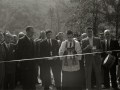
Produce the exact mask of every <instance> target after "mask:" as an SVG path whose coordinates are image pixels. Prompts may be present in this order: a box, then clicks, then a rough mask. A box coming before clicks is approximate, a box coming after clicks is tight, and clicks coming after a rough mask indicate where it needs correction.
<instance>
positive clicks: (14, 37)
mask: <svg viewBox="0 0 120 90" xmlns="http://www.w3.org/2000/svg"><path fill="white" fill-rule="evenodd" d="M17 40H18V38H17V35H15V34H14V35H12V40H11V43H14V44H17Z"/></svg>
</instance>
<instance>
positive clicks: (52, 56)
mask: <svg viewBox="0 0 120 90" xmlns="http://www.w3.org/2000/svg"><path fill="white" fill-rule="evenodd" d="M112 51H116V52H119V51H120V50H112ZM112 51H111V52H112ZM104 52H109V51H104ZM97 53H98V54H100V53H103V52H93V53H84V54H72V55H62V56H52V57H41V58H30V59H20V60H11V61H0V63H5V62H21V61H31V60H38V59H49V58H57V57H66V56H79V55H81V56H82V55H89V54H97Z"/></svg>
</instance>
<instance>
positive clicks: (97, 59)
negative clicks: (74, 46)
mask: <svg viewBox="0 0 120 90" xmlns="http://www.w3.org/2000/svg"><path fill="white" fill-rule="evenodd" d="M86 33H87V38H85V39H83V40H82V52H83V53H84V54H85V53H91V54H86V55H85V71H86V73H85V74H86V88H87V90H91V73H92V68H93V70H94V72H95V76H96V90H101V70H100V67H101V55H100V54H99V53H94V52H100V51H102V46H101V42H100V39H98V38H96V37H94V36H93V29H92V28H91V27H88V28H87V29H86Z"/></svg>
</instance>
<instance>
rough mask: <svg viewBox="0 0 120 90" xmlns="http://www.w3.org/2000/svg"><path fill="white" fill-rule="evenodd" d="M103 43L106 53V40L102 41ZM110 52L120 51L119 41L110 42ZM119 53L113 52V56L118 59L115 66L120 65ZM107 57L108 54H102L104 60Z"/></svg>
mask: <svg viewBox="0 0 120 90" xmlns="http://www.w3.org/2000/svg"><path fill="white" fill-rule="evenodd" d="M101 43H102V47H103V51H105V40H102V41H101ZM109 50H110V51H112V50H119V44H118V41H117V40H112V39H111V40H110V46H109ZM117 53H118V52H117V51H112V54H111V55H113V56H115V57H116V61H115V64H118V57H117ZM107 55H108V54H107V53H106V52H104V53H102V54H101V56H102V58H103V60H104V59H105V58H106V56H107Z"/></svg>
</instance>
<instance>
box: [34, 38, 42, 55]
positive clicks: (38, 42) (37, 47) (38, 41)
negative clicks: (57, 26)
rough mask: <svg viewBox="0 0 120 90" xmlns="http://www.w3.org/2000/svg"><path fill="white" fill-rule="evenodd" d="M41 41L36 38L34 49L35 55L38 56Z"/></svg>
mask: <svg viewBox="0 0 120 90" xmlns="http://www.w3.org/2000/svg"><path fill="white" fill-rule="evenodd" d="M42 41H43V40H42V39H38V40H36V46H35V49H36V56H37V57H40V43H41V42H42Z"/></svg>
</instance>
